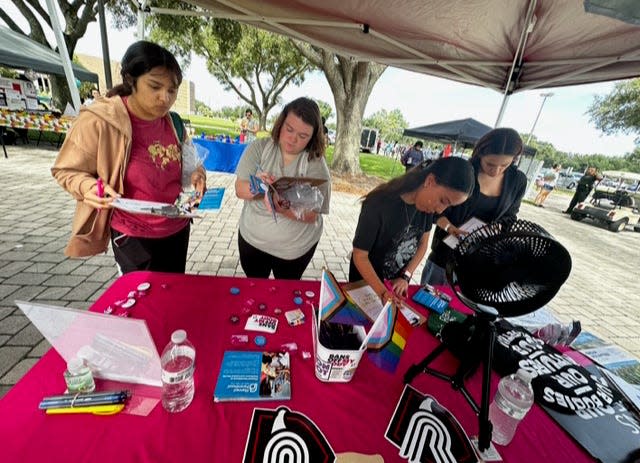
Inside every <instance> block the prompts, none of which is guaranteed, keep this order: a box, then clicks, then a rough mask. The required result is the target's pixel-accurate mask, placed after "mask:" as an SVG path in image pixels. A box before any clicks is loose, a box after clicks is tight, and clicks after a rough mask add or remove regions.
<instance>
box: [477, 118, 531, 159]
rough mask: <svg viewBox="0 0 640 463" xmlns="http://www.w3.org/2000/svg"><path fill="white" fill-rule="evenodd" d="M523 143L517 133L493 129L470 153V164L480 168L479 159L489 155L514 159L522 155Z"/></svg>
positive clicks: (503, 129) (508, 129) (510, 130)
mask: <svg viewBox="0 0 640 463" xmlns="http://www.w3.org/2000/svg"><path fill="white" fill-rule="evenodd" d="M523 149H524V143H522V138H520V135H519V134H518V132H516V131H515V130H513V129H510V128H508V127H501V128H499V129H493V130H491V131H489V132H487V133H486V134H484V136H483V137H482V138H481V139H480V140H478V141H477V142H476V144H475V146H474V147H473V153H471V163H472V164H473V165H474V166H475V167H480V159H481V158H482V157H483V156H487V155H490V154H498V155H503V156H513V157H514V160H515V158H516V157H518V156H520V155H521V154H522V150H523Z"/></svg>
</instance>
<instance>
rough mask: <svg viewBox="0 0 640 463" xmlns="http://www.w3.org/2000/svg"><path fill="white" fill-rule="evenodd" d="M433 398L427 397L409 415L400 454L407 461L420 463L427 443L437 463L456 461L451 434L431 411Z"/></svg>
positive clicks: (454, 462)
mask: <svg viewBox="0 0 640 463" xmlns="http://www.w3.org/2000/svg"><path fill="white" fill-rule="evenodd" d="M432 402H433V399H431V398H427V399H425V400H424V401H423V402H422V403H421V404H420V409H419V410H418V411H416V412H415V413H414V414H413V415H412V416H411V421H410V422H409V426H408V427H407V432H406V433H405V435H404V438H403V440H402V446H401V447H400V456H401V457H404V458H407V460H408V461H409V463H420V461H421V457H422V454H423V452H424V449H425V445H428V447H429V450H431V454H432V455H433V458H434V460H435V461H436V462H437V463H456V459H455V456H454V455H453V453H452V452H451V435H450V434H449V431H448V430H447V427H446V426H445V424H444V423H443V422H442V421H441V420H440V419H438V418H437V417H436V416H435V415H434V414H433V413H432V411H431V405H432Z"/></svg>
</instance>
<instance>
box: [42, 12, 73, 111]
mask: <svg viewBox="0 0 640 463" xmlns="http://www.w3.org/2000/svg"><path fill="white" fill-rule="evenodd" d="M47 10H49V18H50V19H51V26H53V32H54V33H55V35H56V42H57V44H58V51H59V52H58V55H60V59H61V60H62V67H64V74H65V76H66V78H67V85H69V93H71V100H72V101H73V106H74V109H75V110H76V111H78V110H79V109H80V104H81V103H80V92H79V91H78V87H77V86H76V77H75V75H74V74H73V68H72V67H71V58H69V51H68V50H67V44H66V42H65V41H64V36H63V35H62V28H61V27H60V19H59V18H58V12H57V11H56V7H55V4H54V2H53V0H47Z"/></svg>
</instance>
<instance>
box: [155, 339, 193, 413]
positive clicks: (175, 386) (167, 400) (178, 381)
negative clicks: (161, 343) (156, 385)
mask: <svg viewBox="0 0 640 463" xmlns="http://www.w3.org/2000/svg"><path fill="white" fill-rule="evenodd" d="M195 361H196V350H195V348H194V347H193V344H191V343H190V342H189V340H188V339H187V332H186V331H185V330H176V331H174V332H173V334H172V335H171V342H170V343H169V344H167V347H165V348H164V350H163V351H162V357H161V358H160V362H161V364H162V406H163V407H164V408H165V410H167V411H169V412H172V413H175V412H181V411H182V410H184V409H185V408H187V407H188V406H189V404H190V403H191V401H192V400H193V392H194V387H193V372H194V370H195Z"/></svg>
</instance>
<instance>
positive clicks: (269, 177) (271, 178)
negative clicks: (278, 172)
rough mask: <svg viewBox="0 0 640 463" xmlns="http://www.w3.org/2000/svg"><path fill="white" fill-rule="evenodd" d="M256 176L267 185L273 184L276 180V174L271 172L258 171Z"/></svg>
mask: <svg viewBox="0 0 640 463" xmlns="http://www.w3.org/2000/svg"><path fill="white" fill-rule="evenodd" d="M256 177H258V178H259V179H260V180H261V181H262V183H264V184H265V185H271V184H272V183H273V182H275V181H276V176H275V175H273V174H271V173H269V172H257V173H256Z"/></svg>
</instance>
